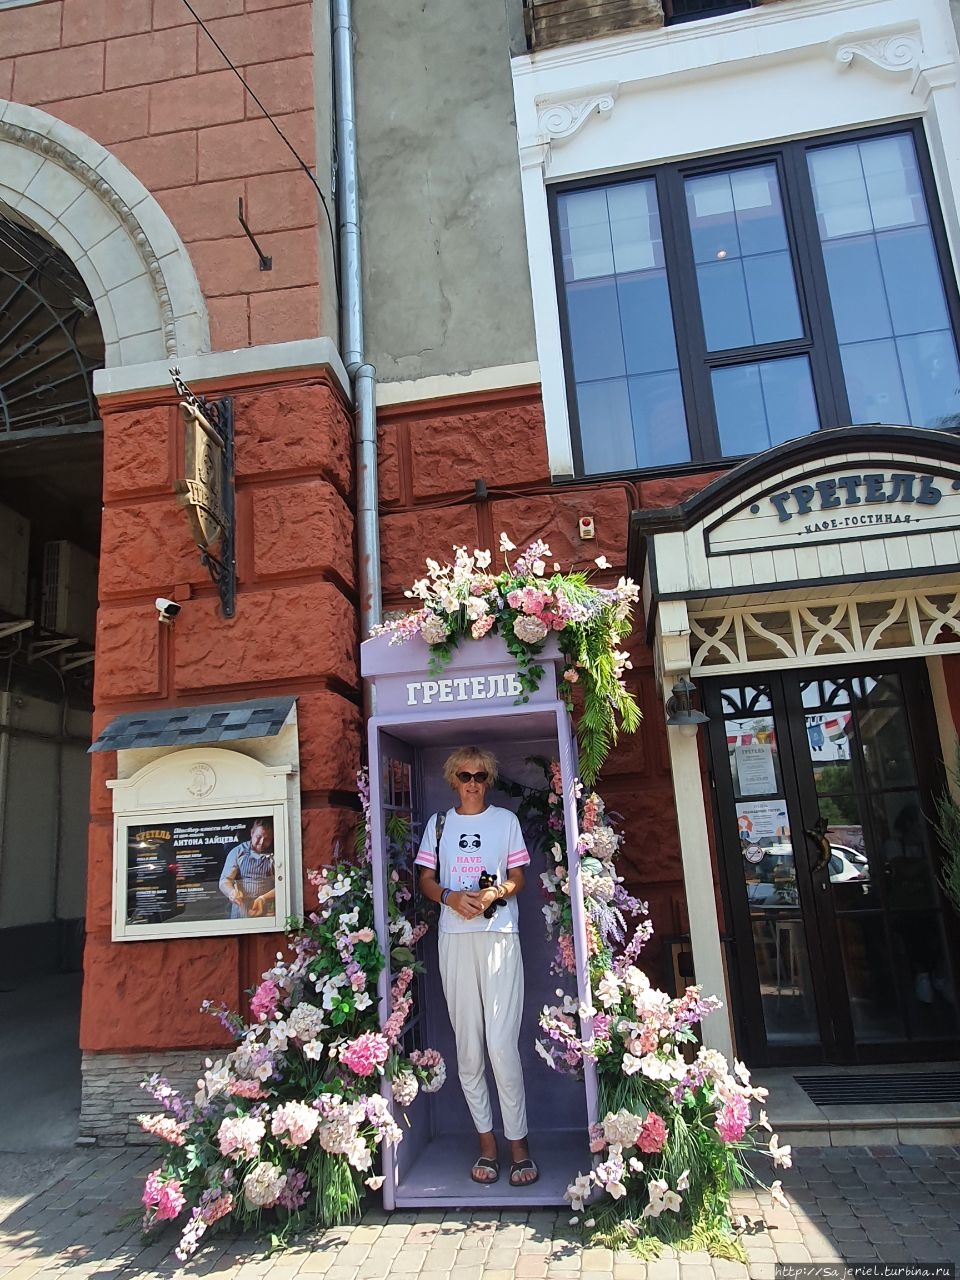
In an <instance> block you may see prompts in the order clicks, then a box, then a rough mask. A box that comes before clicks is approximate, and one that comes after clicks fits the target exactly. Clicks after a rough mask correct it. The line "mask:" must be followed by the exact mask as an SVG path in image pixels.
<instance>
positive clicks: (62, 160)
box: [0, 120, 180, 356]
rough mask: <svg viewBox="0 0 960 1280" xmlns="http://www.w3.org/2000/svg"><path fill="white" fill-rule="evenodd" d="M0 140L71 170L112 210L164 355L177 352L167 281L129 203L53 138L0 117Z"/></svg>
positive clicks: (172, 354)
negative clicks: (151, 297)
mask: <svg viewBox="0 0 960 1280" xmlns="http://www.w3.org/2000/svg"><path fill="white" fill-rule="evenodd" d="M0 140H3V141H5V142H11V143H13V144H14V145H15V146H18V147H24V148H25V149H26V150H28V151H32V152H34V153H35V154H36V155H39V156H43V157H44V159H46V160H52V161H53V163H54V164H56V165H59V166H60V168H62V169H66V170H67V172H68V173H72V174H73V175H74V177H75V178H77V179H78V180H79V181H80V182H81V183H83V185H84V186H85V187H87V189H88V190H90V191H92V192H93V193H94V194H95V195H96V196H97V198H98V199H99V200H101V201H102V202H103V203H104V204H105V205H107V206H108V207H109V208H110V209H112V210H113V212H114V213H115V214H116V216H117V220H118V221H119V222H120V223H121V225H122V226H123V228H124V230H125V231H126V233H127V235H128V236H129V237H130V239H131V240H132V241H133V244H134V246H135V247H136V250H137V253H138V254H139V256H140V260H141V262H142V263H143V265H144V268H145V269H146V271H147V274H148V275H149V276H150V280H151V282H152V284H153V288H154V291H155V293H156V296H157V303H158V305H159V307H160V323H161V326H162V329H163V342H164V346H165V348H166V352H167V355H168V356H177V355H179V354H180V353H179V351H178V349H177V328H176V322H175V318H174V312H173V303H172V301H171V299H170V291H169V289H168V288H167V282H166V281H165V280H164V278H163V269H162V267H161V266H160V262H159V259H158V258H157V255H156V254H155V253H154V251H153V247H152V245H151V244H150V241H149V240H148V239H147V236H146V233H145V232H144V230H143V228H142V227H141V225H140V223H139V221H138V220H137V217H136V215H135V214H134V212H133V210H132V209H131V208H130V206H129V205H128V204H127V203H126V202H125V201H124V200H123V198H122V197H121V196H120V195H118V193H117V192H116V191H115V190H114V189H113V187H112V186H111V185H110V183H109V182H108V181H107V180H106V178H104V177H103V175H102V174H100V173H98V172H97V170H96V169H94V168H93V167H92V166H91V165H89V164H87V163H86V161H85V160H81V159H80V157H79V156H77V155H75V154H74V153H73V152H72V151H71V150H70V149H69V148H68V147H65V146H63V144H62V143H60V142H57V141H56V140H55V139H54V138H48V137H46V136H45V135H44V134H42V133H35V132H34V131H33V130H32V129H25V128H24V127H23V126H22V125H18V124H13V123H12V122H10V121H7V120H0Z"/></svg>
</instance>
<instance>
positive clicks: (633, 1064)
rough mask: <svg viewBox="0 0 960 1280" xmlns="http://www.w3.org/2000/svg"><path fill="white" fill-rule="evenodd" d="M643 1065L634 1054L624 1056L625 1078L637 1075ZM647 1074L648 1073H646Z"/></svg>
mask: <svg viewBox="0 0 960 1280" xmlns="http://www.w3.org/2000/svg"><path fill="white" fill-rule="evenodd" d="M642 1065H643V1062H642V1059H640V1058H636V1057H634V1055H633V1054H632V1053H625V1054H624V1055H623V1074H624V1075H625V1076H632V1075H636V1073H637V1072H638V1071H639V1070H640V1068H641V1066H642ZM644 1074H646V1072H644Z"/></svg>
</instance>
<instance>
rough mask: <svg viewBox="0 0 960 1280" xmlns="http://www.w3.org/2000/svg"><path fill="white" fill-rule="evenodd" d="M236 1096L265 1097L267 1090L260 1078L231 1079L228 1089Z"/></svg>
mask: <svg viewBox="0 0 960 1280" xmlns="http://www.w3.org/2000/svg"><path fill="white" fill-rule="evenodd" d="M227 1092H228V1093H232V1094H233V1096H234V1097H235V1098H265V1097H266V1096H267V1091H266V1089H264V1087H263V1086H262V1085H261V1083H260V1081H259V1080H231V1081H230V1084H229V1086H228V1089H227Z"/></svg>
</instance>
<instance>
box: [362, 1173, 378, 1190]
mask: <svg viewBox="0 0 960 1280" xmlns="http://www.w3.org/2000/svg"><path fill="white" fill-rule="evenodd" d="M364 1182H365V1183H366V1184H367V1186H368V1187H369V1188H370V1190H371V1191H379V1190H380V1188H381V1187H382V1186H383V1174H382V1173H378V1174H375V1175H372V1176H371V1177H369V1178H364Z"/></svg>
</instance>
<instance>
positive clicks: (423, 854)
mask: <svg viewBox="0 0 960 1280" xmlns="http://www.w3.org/2000/svg"><path fill="white" fill-rule="evenodd" d="M436 831H437V824H436V819H435V818H430V819H429V820H428V822H427V825H426V828H425V829H424V832H423V843H422V844H421V845H420V851H419V853H418V854H417V856H416V857H415V858H414V860H413V865H414V866H415V867H432V868H433V869H434V870H436V868H437V849H436V843H437V835H436Z"/></svg>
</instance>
